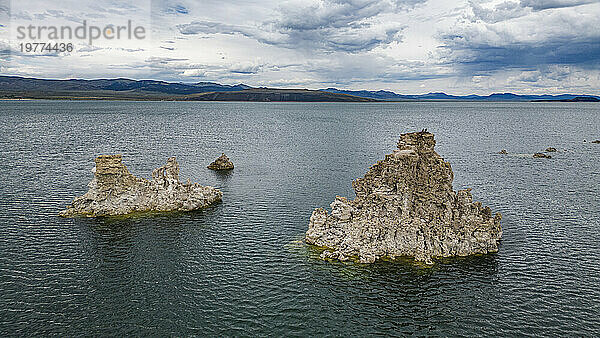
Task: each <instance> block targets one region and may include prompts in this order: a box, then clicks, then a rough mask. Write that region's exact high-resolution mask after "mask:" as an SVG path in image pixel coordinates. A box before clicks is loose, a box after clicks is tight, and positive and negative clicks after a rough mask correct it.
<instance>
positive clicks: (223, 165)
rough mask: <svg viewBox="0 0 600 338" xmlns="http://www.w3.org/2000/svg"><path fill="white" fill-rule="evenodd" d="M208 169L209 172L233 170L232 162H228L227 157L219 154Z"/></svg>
mask: <svg viewBox="0 0 600 338" xmlns="http://www.w3.org/2000/svg"><path fill="white" fill-rule="evenodd" d="M207 168H208V169H211V170H231V169H233V162H231V160H229V157H227V155H225V154H221V156H219V158H217V159H216V160H215V161H214V162H213V163H211V164H209V165H208V167H207Z"/></svg>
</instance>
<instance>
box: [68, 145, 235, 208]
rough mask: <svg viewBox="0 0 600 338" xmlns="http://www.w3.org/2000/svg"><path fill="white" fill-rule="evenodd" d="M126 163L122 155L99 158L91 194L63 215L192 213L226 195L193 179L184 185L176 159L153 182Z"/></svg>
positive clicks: (155, 175)
mask: <svg viewBox="0 0 600 338" xmlns="http://www.w3.org/2000/svg"><path fill="white" fill-rule="evenodd" d="M122 160H123V157H122V155H100V156H98V157H97V158H96V167H95V168H94V169H93V170H92V172H93V173H94V178H93V179H92V181H91V182H90V183H89V184H88V187H89V190H88V192H87V193H85V194H84V195H83V196H80V197H76V198H75V199H74V200H73V202H72V203H71V205H70V206H68V207H67V209H65V210H63V211H61V212H60V213H59V215H60V216H63V217H74V216H87V217H96V216H114V215H126V214H129V213H132V212H148V211H189V210H196V209H200V208H203V207H206V206H209V205H211V204H213V203H215V202H218V201H220V200H221V197H222V196H223V193H222V192H221V191H219V190H218V189H215V188H213V187H209V186H202V185H200V184H198V183H190V182H189V180H188V183H181V182H180V181H179V163H177V161H176V160H175V157H171V158H169V159H168V160H167V164H165V165H164V166H162V167H160V168H157V169H155V170H154V171H153V172H152V180H150V181H149V180H147V179H144V178H140V177H136V176H134V175H133V174H131V173H130V172H129V170H128V169H127V167H126V166H125V165H124V164H123V162H122Z"/></svg>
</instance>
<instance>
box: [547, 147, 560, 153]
mask: <svg viewBox="0 0 600 338" xmlns="http://www.w3.org/2000/svg"><path fill="white" fill-rule="evenodd" d="M557 151H558V150H556V148H553V147H548V148H546V152H547V153H555V152H557Z"/></svg>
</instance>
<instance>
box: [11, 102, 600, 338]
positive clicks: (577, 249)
mask: <svg viewBox="0 0 600 338" xmlns="http://www.w3.org/2000/svg"><path fill="white" fill-rule="evenodd" d="M0 119H1V122H0V334H1V335H2V336H5V335H11V336H15V335H16V336H22V335H50V334H53V335H54V334H55V335H67V336H72V335H77V336H79V335H85V336H105V335H110V336H124V335H163V336H164V335H169V336H170V335H198V336H207V335H208V336H321V335H334V336H365V335H410V334H416V335H433V336H436V335H441V336H459V335H460V336H463V335H467V336H475V335H485V336H522V335H536V336H537V335H544V336H598V335H600V174H599V171H600V144H593V143H591V142H590V141H592V140H594V139H600V105H599V104H594V103H444V102H437V103H389V104H387V103H386V104H339V103H337V104H330V103H326V104H312V103H308V104H300V103H196V102H190V103H186V102H71V101H30V102H14V101H4V102H0ZM422 128H428V129H429V131H431V132H434V133H435V135H436V139H437V147H436V149H437V151H438V152H439V153H440V154H441V155H442V156H443V157H444V158H445V159H446V160H448V161H450V162H451V164H452V167H453V169H454V173H455V181H454V187H455V189H461V188H465V187H471V188H473V195H474V198H475V199H476V200H479V201H481V202H483V203H484V204H485V205H489V206H490V207H491V208H492V210H493V211H500V212H501V213H502V214H503V219H502V226H503V229H504V236H503V240H502V243H501V247H500V251H499V252H498V253H497V254H491V255H485V256H475V257H467V258H458V259H447V260H444V261H441V262H438V263H437V264H436V265H435V266H434V267H432V268H427V267H424V266H420V265H416V264H413V263H412V262H411V261H410V260H400V261H395V262H379V263H376V264H373V265H360V264H354V263H331V262H324V261H320V260H318V259H317V254H318V253H317V252H315V250H314V249H312V248H310V247H307V246H306V245H304V244H303V243H302V238H303V234H304V232H305V231H306V229H307V227H308V219H309V217H310V214H311V212H312V210H313V209H314V208H316V207H322V206H328V205H329V203H331V202H332V201H333V200H334V198H335V196H336V195H342V196H349V197H354V195H353V192H352V189H351V182H352V180H353V179H355V178H357V177H360V176H362V175H363V174H364V173H365V172H366V171H367V169H368V168H369V166H370V165H371V164H373V163H375V162H376V161H377V160H378V159H381V158H383V156H384V155H385V154H386V153H390V152H391V151H392V150H393V149H394V147H395V144H396V141H397V139H398V136H399V134H400V133H403V132H409V131H415V130H421V129H422ZM584 140H587V142H584ZM549 146H552V147H556V148H558V150H559V152H557V153H553V154H552V156H553V158H552V159H533V158H531V154H533V153H534V152H537V151H540V150H544V149H545V148H546V147H549ZM500 149H506V150H508V152H509V153H510V154H509V155H498V154H496V153H497V152H498V151H499V150H500ZM221 152H225V153H226V154H227V155H229V157H230V158H231V159H232V160H233V161H234V162H235V165H236V168H235V170H234V171H233V172H231V173H230V174H218V173H215V172H212V171H209V170H208V169H206V165H207V164H208V163H210V162H211V161H212V160H214V159H215V158H216V157H217V156H219V155H220V154H221ZM108 153H122V154H123V155H124V161H125V163H126V165H127V166H128V167H129V169H130V170H131V171H132V173H134V174H136V175H139V176H143V177H149V176H150V172H151V171H152V169H154V168H156V167H158V166H160V165H162V164H163V163H164V162H165V161H166V159H167V158H168V157H169V156H177V159H178V161H179V162H180V165H181V168H182V174H181V178H182V180H186V179H187V178H190V179H191V180H192V181H196V182H200V183H201V184H205V185H213V186H216V187H218V188H219V189H221V190H222V191H223V194H224V197H223V202H222V203H220V204H218V205H216V206H213V207H210V208H208V209H206V210H202V211H198V212H190V213H177V214H158V215H146V216H143V215H142V216H135V217H126V218H99V219H62V218H59V217H57V213H58V211H59V210H61V209H62V208H64V207H65V206H66V205H67V204H68V203H69V202H70V201H71V200H72V198H73V197H75V196H77V195H81V194H83V193H84V192H85V191H87V183H88V182H89V181H90V180H91V178H92V174H91V172H90V170H91V169H92V167H93V159H94V157H95V156H97V155H99V154H108Z"/></svg>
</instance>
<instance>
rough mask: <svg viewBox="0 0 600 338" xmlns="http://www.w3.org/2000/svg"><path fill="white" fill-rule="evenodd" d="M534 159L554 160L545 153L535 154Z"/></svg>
mask: <svg viewBox="0 0 600 338" xmlns="http://www.w3.org/2000/svg"><path fill="white" fill-rule="evenodd" d="M533 158H552V156H550V155H547V154H544V153H535V154H533Z"/></svg>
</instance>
